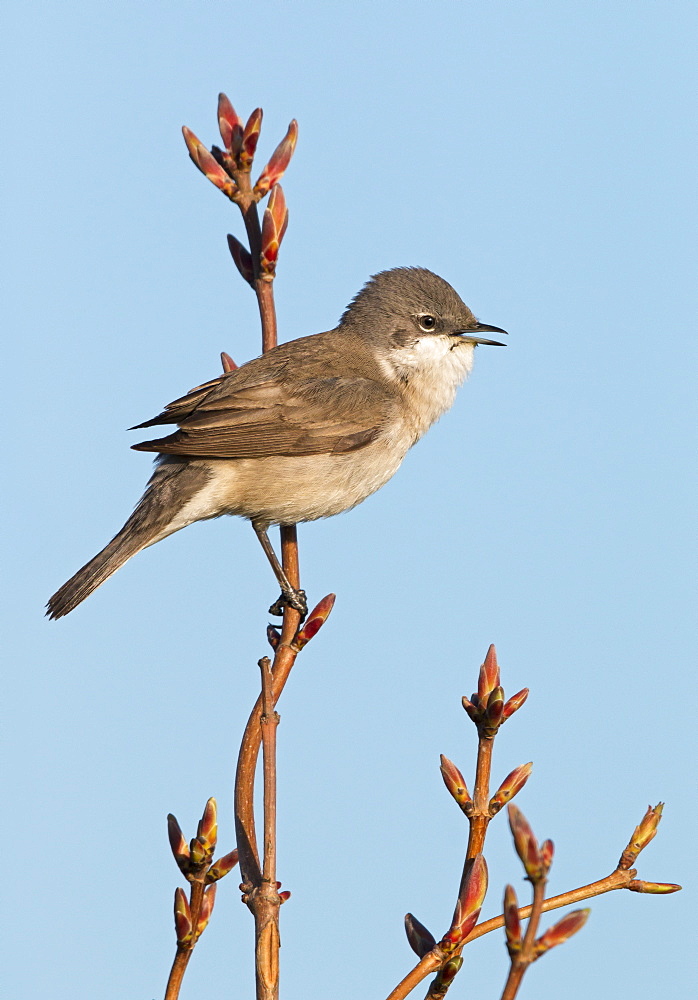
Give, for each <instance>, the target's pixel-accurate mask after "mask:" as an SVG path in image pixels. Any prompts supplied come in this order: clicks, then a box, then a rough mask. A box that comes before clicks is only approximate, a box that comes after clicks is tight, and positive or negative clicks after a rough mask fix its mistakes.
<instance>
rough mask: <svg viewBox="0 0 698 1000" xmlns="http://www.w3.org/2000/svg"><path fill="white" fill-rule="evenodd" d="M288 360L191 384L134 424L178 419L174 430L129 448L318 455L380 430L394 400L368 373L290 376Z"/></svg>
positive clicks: (214, 454) (218, 454)
mask: <svg viewBox="0 0 698 1000" xmlns="http://www.w3.org/2000/svg"><path fill="white" fill-rule="evenodd" d="M287 364H288V359H286V358H280V359H279V364H278V365H277V366H275V368H274V370H273V371H272V372H270V371H269V370H266V371H264V372H259V373H255V372H254V371H251V370H250V371H248V372H245V368H247V366H244V367H243V368H241V369H238V370H237V371H233V372H229V373H227V374H225V375H222V376H220V377H219V378H217V379H214V380H213V381H212V382H207V383H206V384H205V385H203V386H199V387H197V388H196V389H193V390H192V391H191V392H190V393H188V394H187V395H186V396H183V397H182V398H181V399H177V400H175V401H174V402H173V403H170V404H169V405H168V406H167V407H166V408H165V410H164V411H163V412H162V413H161V414H158V416H157V417H154V418H153V419H152V420H149V421H146V422H145V423H143V424H139V425H138V426H139V427H149V426H152V425H154V424H161V423H177V424H178V425H179V428H180V429H179V430H178V431H175V433H174V434H170V435H169V436H168V437H164V438H160V439H158V440H154V441H144V442H142V443H141V444H136V445H133V447H134V448H135V450H136V451H155V452H160V453H162V454H167V455H192V456H194V455H196V456H199V457H202V458H206V457H210V458H259V457H264V456H268V455H318V454H327V453H330V452H332V453H337V452H345V451H353V450H355V449H357V448H362V447H363V446H364V445H366V444H368V443H369V442H370V441H372V440H374V438H375V437H376V436H377V435H378V434H379V433H380V431H381V429H382V427H383V426H384V423H385V421H386V419H387V418H388V416H389V414H390V412H391V410H392V405H393V401H392V399H391V398H390V396H388V395H387V394H386V393H385V390H384V389H382V388H381V387H380V386H379V385H378V383H377V382H375V381H374V380H373V379H371V378H363V377H360V376H349V377H342V378H339V377H325V378H320V377H309V378H304V379H297V378H294V379H288V378H284V377H283V375H284V371H285V369H286V367H287ZM238 373H239V374H238ZM270 375H271V376H272V377H271V378H270V377H269V376H270Z"/></svg>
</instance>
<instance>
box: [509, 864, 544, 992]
mask: <svg viewBox="0 0 698 1000" xmlns="http://www.w3.org/2000/svg"><path fill="white" fill-rule="evenodd" d="M546 885H547V879H546V878H545V877H543V878H540V879H538V880H537V881H536V882H534V884H533V903H532V904H531V907H530V910H531V912H530V916H529V918H528V924H527V925H526V933H525V934H524V939H523V942H522V943H521V950H520V951H519V952H518V954H516V955H512V959H511V965H510V967H509V975H508V976H507V981H506V983H505V984H504V989H503V991H502V997H501V1000H514V998H515V997H516V994H517V993H518V992H519V987H520V986H521V981H522V980H523V977H524V975H525V973H526V970H527V969H528V967H529V966H530V965H531V963H532V962H535V960H536V953H535V948H534V943H535V940H536V934H537V933H538V924H539V923H540V918H541V914H542V912H543V903H544V901H545V886H546Z"/></svg>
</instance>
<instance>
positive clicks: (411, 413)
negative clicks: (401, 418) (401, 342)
mask: <svg viewBox="0 0 698 1000" xmlns="http://www.w3.org/2000/svg"><path fill="white" fill-rule="evenodd" d="M474 356H475V345H474V344H469V343H467V342H464V341H459V340H455V339H454V338H453V337H447V336H439V335H436V336H434V335H433V334H432V335H430V336H427V337H422V338H420V339H419V340H417V341H415V342H414V343H413V344H410V345H408V346H406V347H394V348H391V350H390V354H389V355H388V357H384V358H382V359H381V362H380V363H381V368H382V369H383V372H384V373H385V375H386V376H387V377H388V378H389V379H390V380H391V382H398V383H399V384H400V386H401V391H402V394H403V398H404V400H405V403H406V404H407V407H406V409H407V413H406V416H407V418H408V421H409V423H410V425H411V427H412V428H413V431H414V434H415V438H414V439H415V441H416V440H417V439H418V438H420V437H421V436H422V435H423V434H424V433H425V432H426V431H427V430H428V429H429V428H430V427H431V425H432V424H433V423H434V421H436V420H438V419H439V417H440V416H441V415H442V414H444V413H445V412H446V410H449V409H450V408H451V406H452V405H453V401H454V399H455V397H456V391H457V389H458V387H459V386H460V385H462V384H463V382H464V381H465V379H466V378H467V377H468V375H469V374H470V372H471V370H472V367H473V360H474Z"/></svg>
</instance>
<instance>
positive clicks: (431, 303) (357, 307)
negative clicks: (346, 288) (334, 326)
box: [339, 267, 476, 336]
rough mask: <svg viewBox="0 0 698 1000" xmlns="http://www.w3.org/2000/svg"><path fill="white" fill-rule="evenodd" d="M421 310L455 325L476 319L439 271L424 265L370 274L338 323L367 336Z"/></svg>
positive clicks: (460, 325) (469, 322)
mask: <svg viewBox="0 0 698 1000" xmlns="http://www.w3.org/2000/svg"><path fill="white" fill-rule="evenodd" d="M424 313H430V314H434V315H435V316H437V317H439V318H443V319H446V320H450V321H451V323H452V325H453V327H454V328H457V327H461V328H464V327H465V328H467V327H469V326H471V325H473V324H474V323H475V322H476V320H475V318H474V316H473V314H472V312H471V311H470V309H468V307H467V306H466V304H465V303H464V302H463V300H462V299H461V297H460V295H458V293H457V292H456V291H455V289H454V288H452V287H451V285H449V283H448V282H447V281H444V279H443V278H440V277H439V276H438V274H434V272H433V271H428V270H427V269H426V268H425V267H396V268H393V269H392V270H390V271H380V272H379V273H378V274H374V275H373V277H372V278H371V279H370V280H369V281H368V282H367V283H366V284H365V285H364V287H363V288H362V289H361V291H360V292H359V293H358V294H357V295H355V296H354V298H353V299H352V300H351V302H350V303H349V305H348V306H347V308H346V309H345V310H344V313H343V315H342V318H341V319H340V321H339V325H340V328H342V327H345V328H347V327H351V328H357V327H358V329H359V330H360V332H361V333H362V334H363V335H364V336H368V335H370V332H369V331H371V330H376V328H377V327H382V328H384V329H385V330H386V332H388V329H394V328H395V324H396V322H397V321H399V320H406V319H408V318H411V317H414V316H418V315H421V314H424ZM449 325H450V324H449Z"/></svg>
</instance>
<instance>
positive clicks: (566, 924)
mask: <svg viewBox="0 0 698 1000" xmlns="http://www.w3.org/2000/svg"><path fill="white" fill-rule="evenodd" d="M590 913H591V910H589V909H586V910H573V911H572V913H568V914H566V916H564V917H563V918H562V920H558V922H557V923H556V924H553V926H552V927H549V928H548V930H547V931H546V932H545V934H542V935H541V936H540V937H539V938H538V939H537V941H536V943H535V946H534V947H535V950H536V958H539V957H540V956H541V955H542V954H544V953H545V952H546V951H550V949H551V948H555V947H557V945H559V944H564V943H565V941H568V940H569V939H570V938H571V937H572V935H573V934H576V933H577V931H580V930H581V929H582V927H583V926H584V924H585V923H586V922H587V918H588V916H589V914H590Z"/></svg>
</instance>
